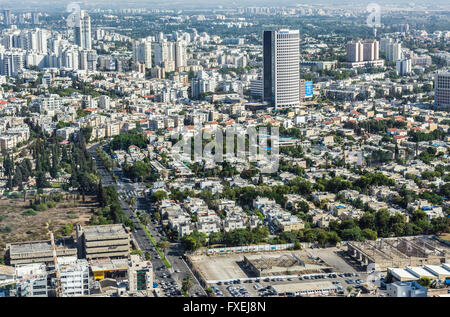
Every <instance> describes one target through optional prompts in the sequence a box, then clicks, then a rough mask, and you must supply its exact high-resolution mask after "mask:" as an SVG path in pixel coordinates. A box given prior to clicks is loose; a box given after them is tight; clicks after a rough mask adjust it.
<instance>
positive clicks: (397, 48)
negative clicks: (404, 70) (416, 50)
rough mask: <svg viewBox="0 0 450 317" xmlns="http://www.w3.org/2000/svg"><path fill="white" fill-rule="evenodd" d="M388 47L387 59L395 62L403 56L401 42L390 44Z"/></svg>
mask: <svg viewBox="0 0 450 317" xmlns="http://www.w3.org/2000/svg"><path fill="white" fill-rule="evenodd" d="M386 49H387V50H386V59H387V60H388V61H391V62H395V61H397V60H399V59H402V58H403V56H402V44H401V43H398V42H396V43H391V44H388V45H387V48H386Z"/></svg>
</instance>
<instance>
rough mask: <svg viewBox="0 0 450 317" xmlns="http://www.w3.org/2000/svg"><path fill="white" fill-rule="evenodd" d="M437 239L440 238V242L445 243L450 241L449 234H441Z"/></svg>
mask: <svg viewBox="0 0 450 317" xmlns="http://www.w3.org/2000/svg"><path fill="white" fill-rule="evenodd" d="M439 238H441V239H442V240H445V241H450V233H443V234H441V235H439Z"/></svg>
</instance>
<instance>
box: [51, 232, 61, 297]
mask: <svg viewBox="0 0 450 317" xmlns="http://www.w3.org/2000/svg"><path fill="white" fill-rule="evenodd" d="M50 241H51V243H52V251H53V263H54V264H55V273H56V283H57V286H56V297H60V296H61V294H62V293H63V292H64V290H63V286H62V283H61V274H60V272H59V264H58V257H57V256H56V244H55V237H54V236H53V232H52V231H50Z"/></svg>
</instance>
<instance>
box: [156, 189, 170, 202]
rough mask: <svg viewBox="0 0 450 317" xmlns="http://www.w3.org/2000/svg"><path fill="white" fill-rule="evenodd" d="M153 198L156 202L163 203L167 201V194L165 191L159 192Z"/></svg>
mask: <svg viewBox="0 0 450 317" xmlns="http://www.w3.org/2000/svg"><path fill="white" fill-rule="evenodd" d="M152 198H153V200H154V201H161V200H164V199H167V193H166V192H165V191H164V190H157V191H156V192H154V193H153V195H152Z"/></svg>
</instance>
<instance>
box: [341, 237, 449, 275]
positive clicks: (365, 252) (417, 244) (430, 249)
mask: <svg viewBox="0 0 450 317" xmlns="http://www.w3.org/2000/svg"><path fill="white" fill-rule="evenodd" d="M347 252H348V254H349V255H350V256H351V257H352V258H354V259H355V260H357V261H359V262H360V263H361V265H362V266H367V265H369V264H371V263H373V264H375V265H376V268H377V269H378V270H380V271H387V269H388V268H389V267H391V268H399V267H405V266H424V265H440V264H441V263H446V262H448V261H449V258H450V246H449V245H447V244H445V243H442V242H440V241H439V240H437V239H435V238H434V237H433V236H414V237H400V238H385V239H377V240H376V241H364V242H348V244H347Z"/></svg>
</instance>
